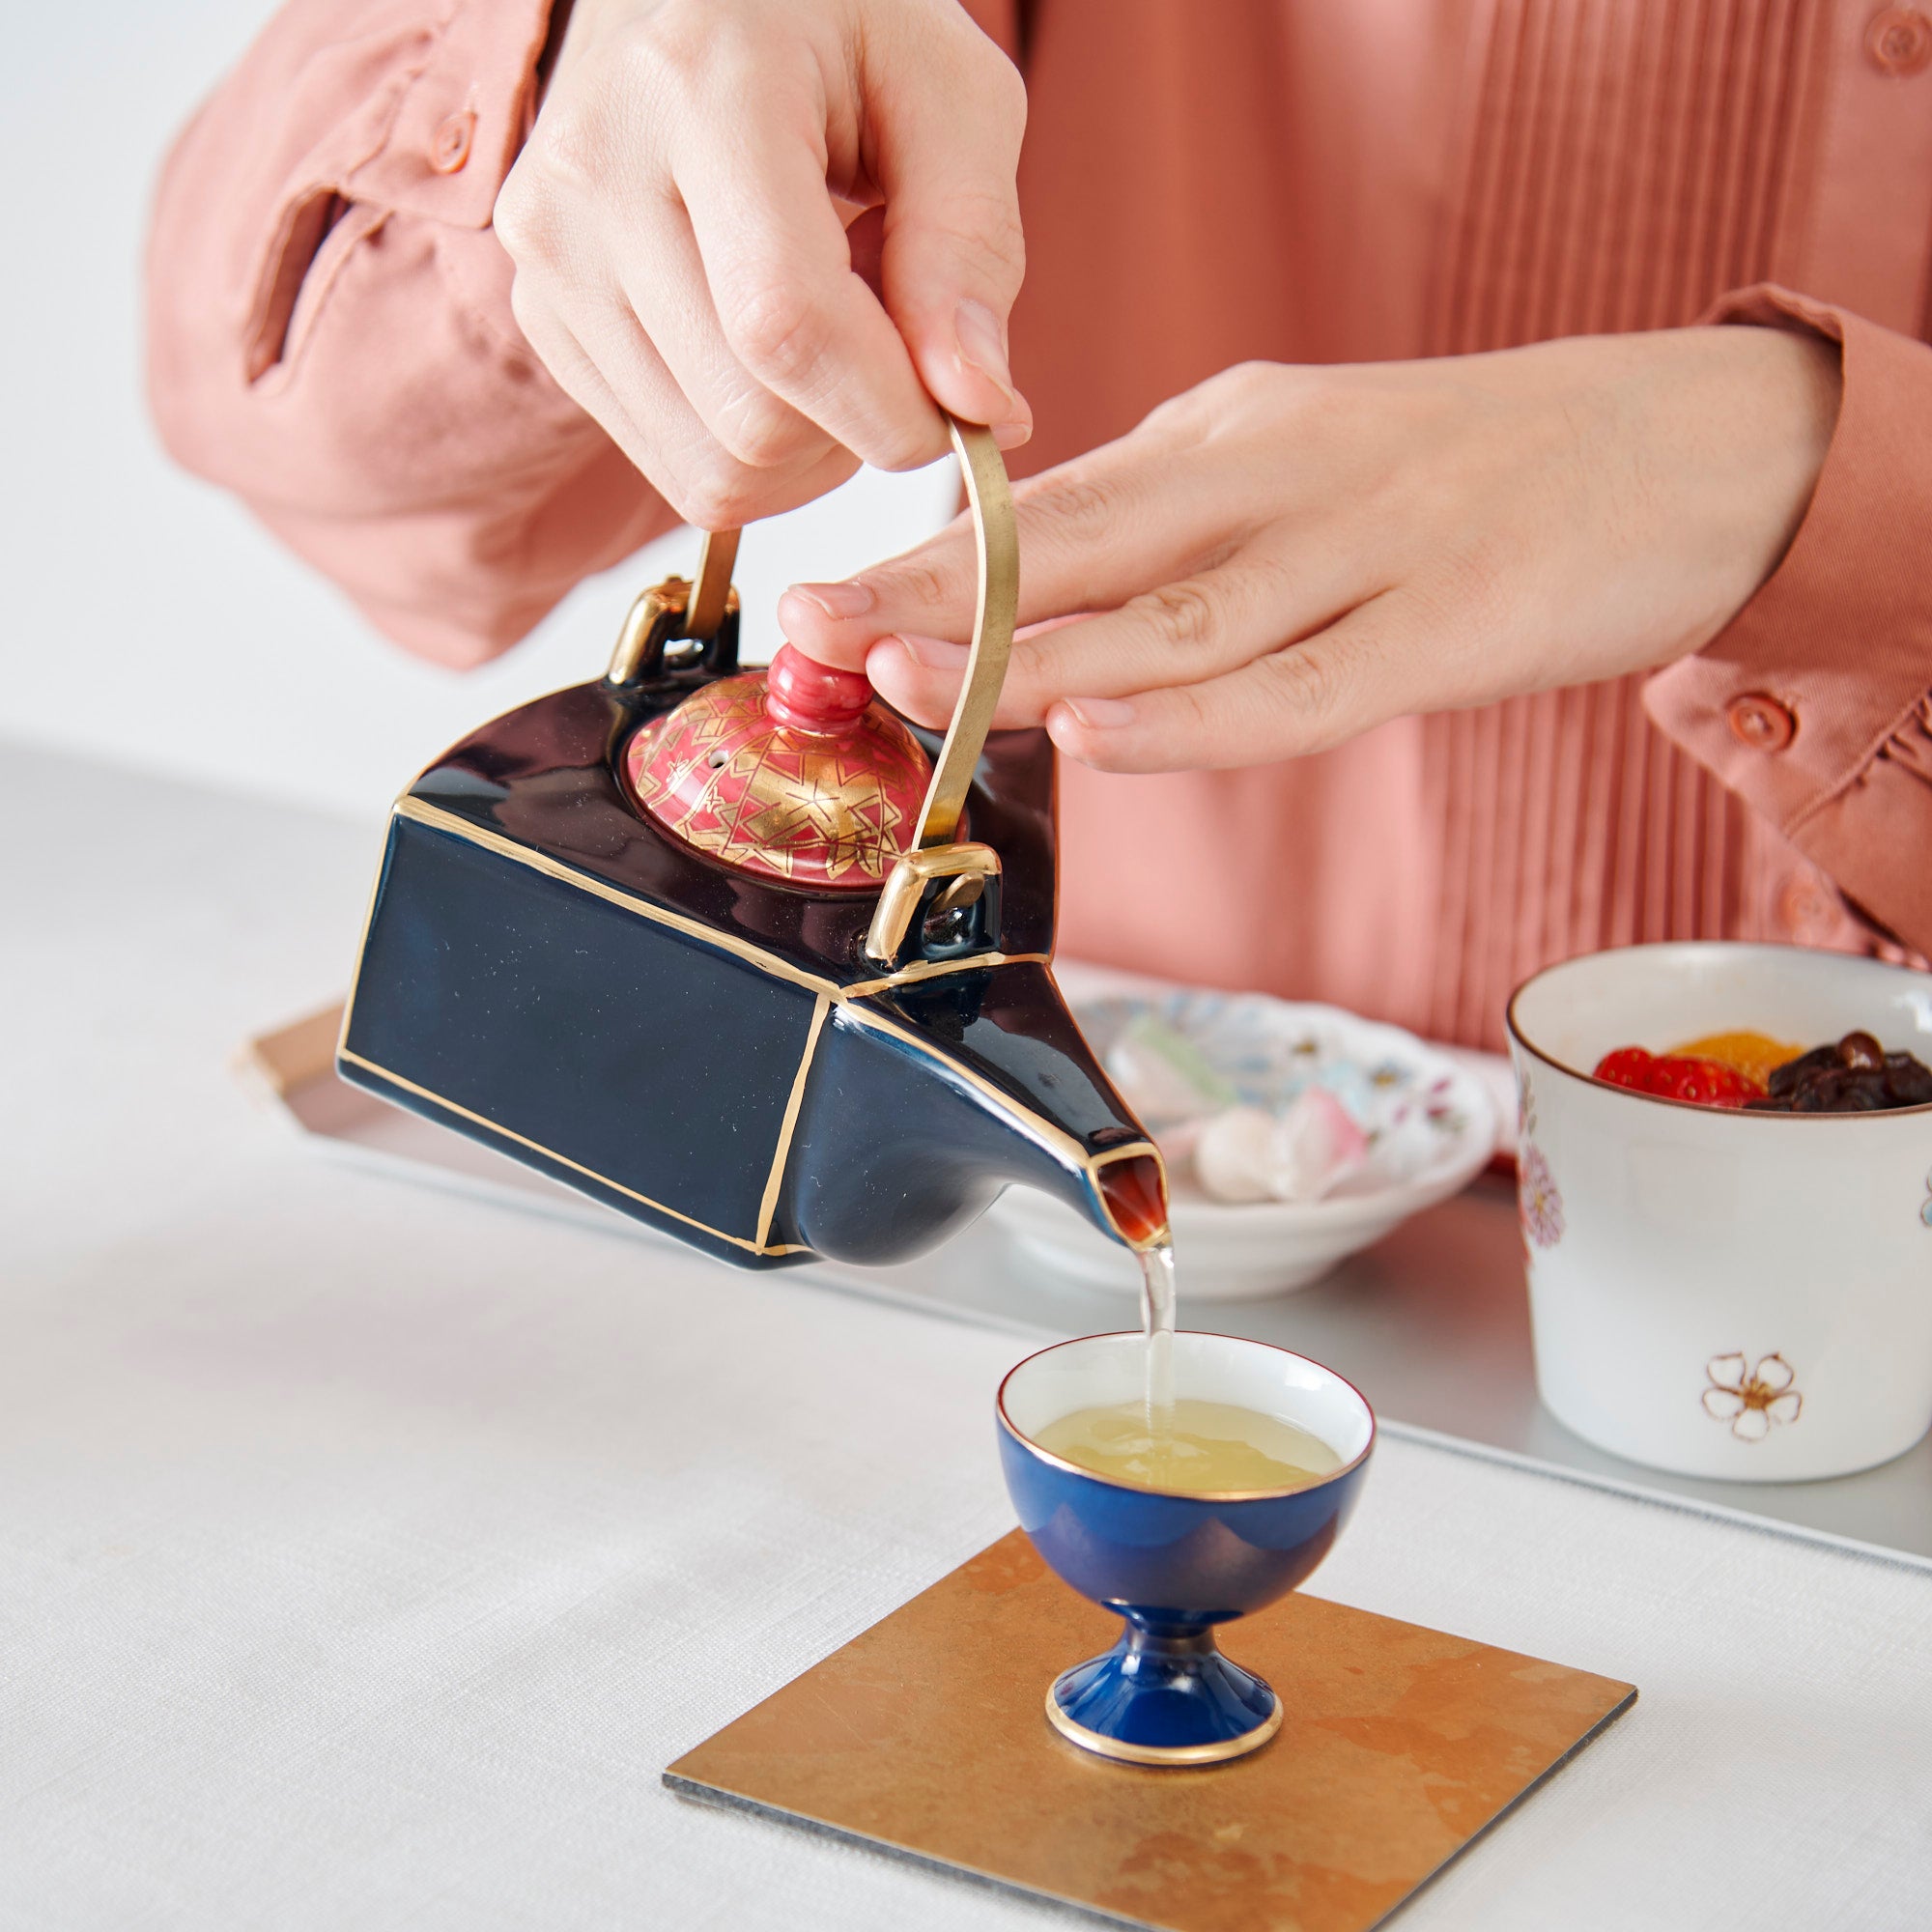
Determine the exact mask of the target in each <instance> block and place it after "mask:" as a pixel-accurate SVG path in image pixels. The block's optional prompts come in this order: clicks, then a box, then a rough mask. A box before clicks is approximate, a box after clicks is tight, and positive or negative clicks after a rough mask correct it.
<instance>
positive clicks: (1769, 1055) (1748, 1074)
mask: <svg viewBox="0 0 1932 1932" xmlns="http://www.w3.org/2000/svg"><path fill="white" fill-rule="evenodd" d="M1596 1077H1597V1078H1598V1079H1599V1080H1606V1081H1608V1082H1609V1084H1610V1085H1611V1086H1613V1087H1627V1088H1629V1089H1630V1090H1631V1091H1632V1092H1634V1093H1638V1094H1656V1095H1658V1096H1659V1097H1660V1098H1662V1099H1666V1100H1688V1101H1690V1103H1691V1104H1692V1105H1693V1106H1700V1107H1736V1108H1744V1109H1748V1110H1749V1111H1751V1112H1753V1113H1771V1114H1866V1113H1883V1112H1888V1111H1889V1110H1891V1109H1893V1108H1897V1107H1920V1106H1924V1105H1926V1104H1927V1103H1932V1068H1927V1067H1926V1066H1924V1065H1920V1063H1919V1062H1918V1061H1917V1060H1915V1059H1914V1058H1913V1056H1912V1055H1911V1054H1909V1053H1888V1052H1887V1051H1886V1050H1885V1048H1884V1047H1883V1046H1882V1045H1880V1043H1879V1041H1878V1040H1877V1039H1876V1038H1875V1037H1873V1036H1872V1035H1871V1034H1869V1033H1864V1032H1857V1033H1848V1034H1846V1035H1845V1037H1843V1038H1842V1039H1837V1040H1829V1041H1827V1042H1826V1043H1825V1044H1824V1045H1823V1046H1814V1047H1812V1048H1811V1049H1810V1050H1809V1051H1808V1052H1807V1051H1806V1050H1805V1049H1804V1048H1803V1047H1799V1046H1795V1045H1789V1044H1787V1043H1785V1042H1784V1041H1781V1040H1776V1039H1773V1038H1772V1037H1770V1036H1769V1035H1767V1034H1760V1033H1747V1032H1736V1033H1723V1034H1712V1035H1710V1036H1708V1037H1705V1038H1702V1039H1693V1040H1690V1041H1688V1042H1687V1043H1686V1044H1685V1045H1683V1046H1680V1047H1677V1048H1675V1049H1674V1050H1673V1051H1671V1052H1669V1053H1651V1052H1650V1051H1648V1050H1647V1049H1646V1048H1644V1047H1641V1046H1620V1047H1617V1048H1615V1049H1614V1050H1613V1051H1611V1052H1609V1053H1606V1054H1605V1056H1604V1057H1603V1059H1602V1060H1600V1061H1599V1062H1598V1063H1597V1066H1596Z"/></svg>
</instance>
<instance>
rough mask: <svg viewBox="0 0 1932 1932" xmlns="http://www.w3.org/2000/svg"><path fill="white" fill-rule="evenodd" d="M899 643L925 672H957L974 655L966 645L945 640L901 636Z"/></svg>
mask: <svg viewBox="0 0 1932 1932" xmlns="http://www.w3.org/2000/svg"><path fill="white" fill-rule="evenodd" d="M898 641H899V642H900V643H901V644H903V645H904V646H905V653H906V656H907V657H909V658H911V660H912V661H913V663H914V664H916V665H919V666H920V667H921V668H923V669H925V670H957V669H959V668H960V667H961V666H962V665H963V664H964V663H965V662H966V660H967V658H968V657H970V656H971V655H972V653H971V652H970V651H969V650H968V649H967V647H966V646H965V645H964V644H955V643H952V642H951V641H950V640H949V639H945V638H908V637H905V636H901V637H900V638H899V640H898Z"/></svg>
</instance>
